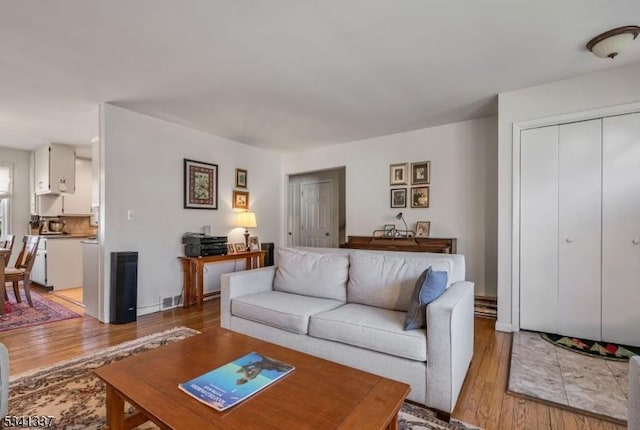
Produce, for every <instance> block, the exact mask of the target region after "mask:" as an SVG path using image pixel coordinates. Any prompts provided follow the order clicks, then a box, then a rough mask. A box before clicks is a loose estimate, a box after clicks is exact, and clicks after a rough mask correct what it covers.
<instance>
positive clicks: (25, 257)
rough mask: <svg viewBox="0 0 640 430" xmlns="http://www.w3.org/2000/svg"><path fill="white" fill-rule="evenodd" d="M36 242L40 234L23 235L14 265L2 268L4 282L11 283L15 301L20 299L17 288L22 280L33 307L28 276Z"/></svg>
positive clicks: (33, 258) (34, 255) (34, 257)
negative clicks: (20, 248)
mask: <svg viewBox="0 0 640 430" xmlns="http://www.w3.org/2000/svg"><path fill="white" fill-rule="evenodd" d="M38 242H40V236H25V237H24V238H23V239H22V250H21V251H20V254H18V258H17V259H16V264H15V267H8V268H5V269H4V282H5V283H7V282H11V283H12V284H13V292H14V293H15V296H16V301H17V302H18V303H20V302H21V301H22V300H21V299H20V288H19V286H20V285H19V284H20V281H22V287H23V288H24V293H25V295H26V296H27V301H28V302H29V306H31V307H33V302H32V301H31V280H30V279H29V278H30V277H31V268H32V267H33V262H34V261H35V259H36V253H37V252H38Z"/></svg>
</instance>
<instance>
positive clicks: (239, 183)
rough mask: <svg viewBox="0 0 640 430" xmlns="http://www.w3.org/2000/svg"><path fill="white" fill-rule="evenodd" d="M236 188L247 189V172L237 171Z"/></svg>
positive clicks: (243, 170)
mask: <svg viewBox="0 0 640 430" xmlns="http://www.w3.org/2000/svg"><path fill="white" fill-rule="evenodd" d="M236 188H247V171H246V170H245V169H236Z"/></svg>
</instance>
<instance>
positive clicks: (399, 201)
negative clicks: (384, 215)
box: [391, 188, 407, 208]
mask: <svg viewBox="0 0 640 430" xmlns="http://www.w3.org/2000/svg"><path fill="white" fill-rule="evenodd" d="M391 207H392V208H406V207H407V189H406V188H391Z"/></svg>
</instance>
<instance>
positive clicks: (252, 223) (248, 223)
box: [236, 212, 258, 228]
mask: <svg viewBox="0 0 640 430" xmlns="http://www.w3.org/2000/svg"><path fill="white" fill-rule="evenodd" d="M257 226H258V223H257V222H256V214H255V212H240V213H239V214H238V218H236V227H242V228H256V227H257Z"/></svg>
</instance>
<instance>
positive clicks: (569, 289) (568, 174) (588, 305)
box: [557, 119, 602, 340]
mask: <svg viewBox="0 0 640 430" xmlns="http://www.w3.org/2000/svg"><path fill="white" fill-rule="evenodd" d="M601 123H602V121H601V120H600V119H597V120H592V121H583V122H576V123H571V124H563V125H561V126H559V131H558V133H559V136H558V142H559V150H558V164H559V175H558V190H559V192H558V194H559V195H558V211H559V216H558V219H559V229H558V230H559V231H558V233H559V234H558V332H557V333H558V334H562V335H567V336H575V337H581V338H585V339H593V340H600V339H601V335H602V334H601V297H600V292H601V236H602V230H601V225H602V217H601V213H602V185H601V184H602V173H601V172H602V144H601V142H602V138H601V135H602V132H601Z"/></svg>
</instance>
